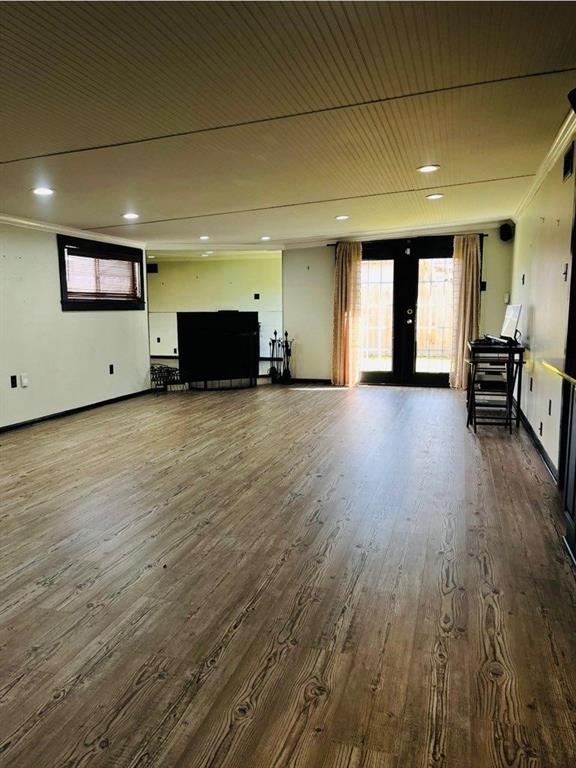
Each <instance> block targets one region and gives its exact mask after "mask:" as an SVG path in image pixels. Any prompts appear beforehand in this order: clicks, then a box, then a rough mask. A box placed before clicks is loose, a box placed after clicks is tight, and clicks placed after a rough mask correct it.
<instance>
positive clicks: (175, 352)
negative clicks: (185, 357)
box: [174, 347, 178, 355]
mask: <svg viewBox="0 0 576 768" xmlns="http://www.w3.org/2000/svg"><path fill="white" fill-rule="evenodd" d="M174 354H175V355H177V354H178V350H177V349H176V347H174Z"/></svg>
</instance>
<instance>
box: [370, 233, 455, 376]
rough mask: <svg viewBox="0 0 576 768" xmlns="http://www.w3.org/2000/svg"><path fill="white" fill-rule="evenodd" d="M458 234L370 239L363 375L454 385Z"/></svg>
mask: <svg viewBox="0 0 576 768" xmlns="http://www.w3.org/2000/svg"><path fill="white" fill-rule="evenodd" d="M452 243H453V238H452V237H419V238H411V239H403V240H385V241H381V242H377V243H365V244H364V246H363V261H362V341H361V343H362V349H361V366H360V367H361V370H362V381H363V382H366V383H373V384H376V383H389V384H403V385H411V386H448V377H449V373H450V356H451V348H452V304H453V301H452V295H453V261H452Z"/></svg>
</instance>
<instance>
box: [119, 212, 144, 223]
mask: <svg viewBox="0 0 576 768" xmlns="http://www.w3.org/2000/svg"><path fill="white" fill-rule="evenodd" d="M122 218H123V219H128V221H133V220H134V219H139V218H140V216H139V215H138V214H137V213H124V214H122Z"/></svg>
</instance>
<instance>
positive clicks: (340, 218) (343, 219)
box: [334, 213, 350, 221]
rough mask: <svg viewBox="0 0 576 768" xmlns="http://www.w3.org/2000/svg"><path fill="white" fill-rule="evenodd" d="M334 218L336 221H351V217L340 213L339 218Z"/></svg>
mask: <svg viewBox="0 0 576 768" xmlns="http://www.w3.org/2000/svg"><path fill="white" fill-rule="evenodd" d="M334 218H335V219H336V221H346V219H349V218H350V216H346V214H345V213H340V214H338V216H335V217H334Z"/></svg>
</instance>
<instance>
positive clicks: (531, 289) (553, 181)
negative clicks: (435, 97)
mask: <svg viewBox="0 0 576 768" xmlns="http://www.w3.org/2000/svg"><path fill="white" fill-rule="evenodd" d="M562 155H563V153H562ZM573 217H574V175H573V176H572V177H570V178H569V179H568V180H567V181H565V182H564V181H563V180H562V157H561V158H560V160H559V161H558V162H557V163H556V165H555V166H554V167H553V168H552V169H551V171H550V172H549V173H548V175H547V176H546V177H545V179H544V181H543V183H542V185H541V186H540V188H539V190H538V192H537V193H536V195H535V196H534V197H533V199H532V201H531V202H530V203H529V205H528V206H527V207H526V208H525V210H524V211H523V212H522V214H521V216H520V217H519V220H518V222H517V227H516V237H515V239H514V264H513V272H512V301H513V303H518V304H522V315H521V317H520V324H519V327H520V330H521V331H522V333H523V335H524V338H525V341H526V344H527V346H528V347H529V352H528V355H527V358H528V362H527V365H526V371H525V374H526V375H525V382H526V383H525V386H524V389H523V393H522V397H523V410H524V413H525V414H526V417H527V418H528V421H529V422H530V424H531V425H532V428H533V429H534V431H535V432H536V433H538V431H539V426H540V423H542V436H541V438H540V439H541V441H542V444H543V446H544V448H545V450H546V452H547V453H548V456H549V457H550V459H551V460H552V462H553V463H554V464H555V466H556V467H557V466H558V453H559V440H560V408H561V389H562V387H561V380H560V378H559V377H557V376H555V375H554V374H552V373H550V372H549V371H547V370H546V369H545V368H544V367H543V366H542V362H543V361H544V360H553V361H559V362H560V363H561V364H562V363H563V361H564V357H565V344H566V332H567V323H568V305H569V293H570V282H569V281H570V274H568V279H567V280H565V279H564V276H563V274H562V273H563V272H564V269H565V265H566V264H568V265H570V262H571V255H570V237H571V231H572V221H573ZM530 377H532V379H533V381H532V392H530V388H529V380H530ZM549 401H551V402H552V413H551V414H550V415H549V413H548V408H549Z"/></svg>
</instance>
